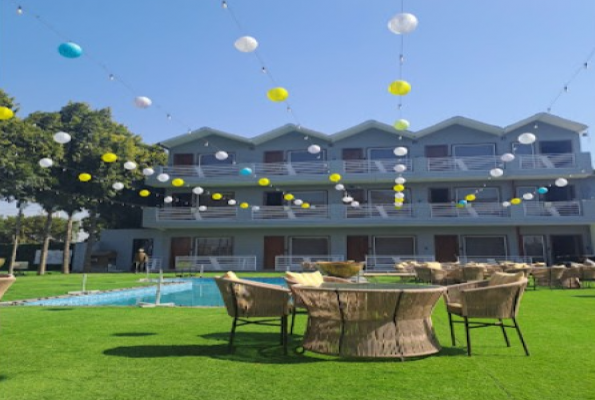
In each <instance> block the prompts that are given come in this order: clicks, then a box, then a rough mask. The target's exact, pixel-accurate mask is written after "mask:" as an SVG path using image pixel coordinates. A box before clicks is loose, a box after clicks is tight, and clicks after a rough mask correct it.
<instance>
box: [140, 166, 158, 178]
mask: <svg viewBox="0 0 595 400" xmlns="http://www.w3.org/2000/svg"><path fill="white" fill-rule="evenodd" d="M154 173H155V170H154V169H153V168H150V167H148V168H143V175H144V176H151V175H153V174H154Z"/></svg>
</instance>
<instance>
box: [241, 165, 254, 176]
mask: <svg viewBox="0 0 595 400" xmlns="http://www.w3.org/2000/svg"><path fill="white" fill-rule="evenodd" d="M240 175H242V176H249V175H252V169H250V168H248V167H246V168H242V169H241V170H240Z"/></svg>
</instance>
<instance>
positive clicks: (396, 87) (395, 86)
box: [388, 81, 411, 96]
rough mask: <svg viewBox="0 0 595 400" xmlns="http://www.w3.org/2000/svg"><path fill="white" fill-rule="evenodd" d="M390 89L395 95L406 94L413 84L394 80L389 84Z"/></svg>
mask: <svg viewBox="0 0 595 400" xmlns="http://www.w3.org/2000/svg"><path fill="white" fill-rule="evenodd" d="M388 91H389V93H391V94H394V95H395V96H405V95H406V94H407V93H409V92H410V91H411V85H410V84H409V82H407V81H394V82H392V83H391V84H390V85H388Z"/></svg>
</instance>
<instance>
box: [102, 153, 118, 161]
mask: <svg viewBox="0 0 595 400" xmlns="http://www.w3.org/2000/svg"><path fill="white" fill-rule="evenodd" d="M117 159H118V156H117V155H115V154H114V153H105V154H104V155H102V156H101V160H102V161H103V162H106V163H113V162H115V161H116V160H117Z"/></svg>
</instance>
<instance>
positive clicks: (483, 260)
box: [457, 255, 533, 264]
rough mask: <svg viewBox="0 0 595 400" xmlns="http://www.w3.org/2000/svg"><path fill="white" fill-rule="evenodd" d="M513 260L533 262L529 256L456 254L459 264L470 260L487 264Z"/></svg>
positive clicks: (516, 261)
mask: <svg viewBox="0 0 595 400" xmlns="http://www.w3.org/2000/svg"><path fill="white" fill-rule="evenodd" d="M506 261H508V262H515V263H527V264H530V263H532V262H533V257H529V256H469V255H464V256H458V257H457V262H458V263H459V264H467V263H470V262H479V263H487V264H498V263H501V262H506Z"/></svg>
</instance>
